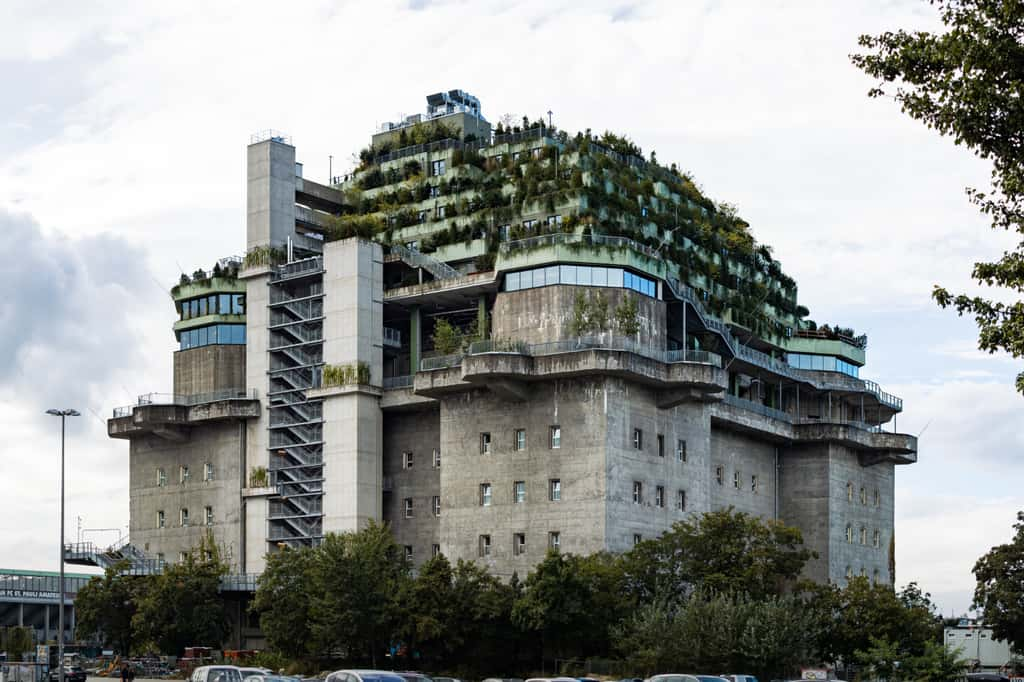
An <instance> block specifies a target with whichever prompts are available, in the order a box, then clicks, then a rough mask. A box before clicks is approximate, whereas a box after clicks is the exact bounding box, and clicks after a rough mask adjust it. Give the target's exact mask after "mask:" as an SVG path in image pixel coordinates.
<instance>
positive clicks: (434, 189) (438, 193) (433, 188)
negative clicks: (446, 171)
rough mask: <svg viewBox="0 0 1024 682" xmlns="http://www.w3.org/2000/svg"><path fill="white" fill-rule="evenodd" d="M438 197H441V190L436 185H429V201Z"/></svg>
mask: <svg viewBox="0 0 1024 682" xmlns="http://www.w3.org/2000/svg"><path fill="white" fill-rule="evenodd" d="M439 196H441V188H440V187H439V186H438V185H431V186H430V198H431V199H435V198H437V197H439Z"/></svg>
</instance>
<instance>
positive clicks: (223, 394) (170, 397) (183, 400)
mask: <svg viewBox="0 0 1024 682" xmlns="http://www.w3.org/2000/svg"><path fill="white" fill-rule="evenodd" d="M256 399H257V398H256V389H255V388H250V389H244V388H228V389H224V390H221V391H214V392H212V393H197V394H194V395H177V394H174V393H146V394H144V395H140V396H139V399H138V400H137V401H136V402H135V404H134V405H126V406H124V407H115V408H114V419H117V418H118V417H130V416H131V415H132V414H133V413H134V412H135V408H136V407H145V406H147V405H185V406H192V405H205V404H207V403H217V402H221V401H224V400H256Z"/></svg>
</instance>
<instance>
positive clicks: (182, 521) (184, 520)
mask: <svg viewBox="0 0 1024 682" xmlns="http://www.w3.org/2000/svg"><path fill="white" fill-rule="evenodd" d="M178 524H179V525H180V526H181V527H182V528H184V527H186V526H188V509H185V508H184V507H182V508H181V511H179V512H178Z"/></svg>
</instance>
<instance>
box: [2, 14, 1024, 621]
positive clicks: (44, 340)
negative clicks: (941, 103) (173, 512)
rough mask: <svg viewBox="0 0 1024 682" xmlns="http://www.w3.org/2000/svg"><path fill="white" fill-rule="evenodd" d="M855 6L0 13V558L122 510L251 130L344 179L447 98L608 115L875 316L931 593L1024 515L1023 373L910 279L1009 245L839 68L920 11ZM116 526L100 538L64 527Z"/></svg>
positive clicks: (865, 319)
mask: <svg viewBox="0 0 1024 682" xmlns="http://www.w3.org/2000/svg"><path fill="white" fill-rule="evenodd" d="M935 21H936V20H935V16H934V11H933V9H932V8H930V7H929V5H928V4H927V3H924V2H919V1H917V0H886V1H879V0H874V1H871V2H868V1H865V2H843V3H838V2H828V3H823V2H815V1H813V0H805V1H802V2H798V1H794V2H772V1H765V0H760V1H755V0H750V1H749V2H742V1H740V2H697V1H696V0H694V1H687V2H680V1H679V0H668V1H665V2H659V1H656V0H651V1H642V0H640V1H634V2H631V1H630V0H618V1H616V2H599V1H595V2H578V1H577V2H570V1H567V0H538V1H535V2H533V1H531V2H512V1H509V0H505V1H502V2H490V1H485V0H480V1H476V2H469V1H465V2H432V1H429V0H412V1H406V2H397V1H395V2H392V1H385V0H374V1H373V2H340V1H334V2H331V1H327V0H306V1H304V2H292V3H283V2H282V3H263V2H254V1H252V0H247V1H244V2H242V1H239V2H227V1H221V2H217V3H199V2H187V1H182V2H170V3H169V2H160V3H156V2H153V3H147V2H138V3H124V2H102V1H95V2H90V1H86V0H76V1H75V2H63V1H53V2H47V1H45V0H31V1H29V0H24V1H23V0H5V2H3V3H0V85H2V87H3V96H2V97H0V235H5V236H6V238H4V239H3V240H2V241H0V259H2V262H3V266H2V267H0V287H2V288H3V291H4V292H5V295H4V298H3V300H2V302H0V329H2V333H0V414H2V417H0V421H2V423H3V427H4V432H5V433H4V438H3V440H2V441H0V482H2V494H0V537H4V538H5V541H4V545H3V549H2V550H0V566H3V567H5V568H37V569H48V568H54V567H55V566H56V563H57V556H58V555H57V551H56V542H55V541H54V538H56V536H57V522H58V514H57V511H56V509H57V506H56V500H57V481H58V473H57V472H58V444H59V440H58V432H59V424H58V423H57V420H55V419H54V418H52V417H46V416H44V415H43V412H44V410H45V409H46V408H48V407H54V406H72V407H77V408H78V409H79V410H80V411H81V412H82V413H83V416H82V417H79V418H77V419H76V420H73V421H74V423H73V424H71V425H70V426H69V441H68V454H69V458H68V461H69V468H68V510H67V523H68V528H69V530H68V537H69V539H74V538H75V537H76V536H77V535H78V525H79V518H80V519H81V526H82V527H83V528H85V529H112V528H113V529H117V528H120V529H124V528H125V527H126V526H127V523H128V495H127V482H128V463H127V451H128V447H127V444H126V443H124V442H121V441H110V440H108V439H107V438H106V435H105V434H106V432H105V426H104V420H105V419H106V418H107V416H108V415H109V414H110V411H111V409H112V408H113V407H115V406H117V405H122V404H127V403H130V402H131V401H132V400H133V399H134V398H135V397H136V396H137V395H138V394H141V393H146V392H150V391H164V392H166V391H169V390H170V387H171V353H172V350H173V347H174V339H173V335H172V334H171V331H170V327H171V323H172V321H173V307H172V305H171V302H170V299H169V297H168V294H167V289H168V288H169V287H170V286H171V285H172V284H174V282H175V280H176V279H177V277H178V275H179V273H180V272H181V271H182V270H185V271H188V272H191V271H192V270H194V269H195V268H197V267H209V266H210V265H212V263H213V262H214V261H215V259H217V258H218V257H221V256H226V255H231V254H237V253H240V252H241V251H242V250H243V249H244V201H245V188H244V172H245V167H244V160H245V145H246V144H247V142H248V139H249V135H250V134H251V133H253V132H255V131H257V130H259V129H263V128H269V127H272V128H277V129H280V130H283V131H286V132H287V133H289V134H290V135H291V136H292V137H293V139H294V142H295V144H296V146H297V149H298V156H299V160H300V161H302V162H304V163H305V174H306V175H307V177H310V178H314V179H325V178H326V177H327V174H328V156H329V155H333V157H334V162H333V163H334V165H333V168H334V171H335V173H338V172H340V171H344V170H347V169H348V167H350V165H351V158H352V152H354V151H356V150H357V149H359V148H360V147H362V146H363V145H365V144H366V142H367V141H368V136H369V134H370V133H371V132H372V131H373V129H374V127H375V126H376V125H377V124H378V123H380V122H381V121H384V120H393V119H396V118H397V117H398V116H399V115H402V114H410V113H417V112H419V111H421V109H422V108H423V106H424V100H423V96H424V95H425V94H427V93H429V92H436V91H438V90H446V89H451V88H462V89H465V90H468V91H470V92H472V93H473V94H475V95H477V96H478V97H480V99H481V101H482V103H483V107H484V113H485V115H486V116H487V117H488V118H490V119H491V120H492V121H496V120H498V119H499V118H500V117H501V115H503V114H505V113H511V114H513V115H515V116H517V117H519V116H522V115H523V114H527V115H529V116H530V117H531V118H536V117H537V116H540V115H543V114H544V113H545V112H547V111H548V110H551V111H552V112H553V118H554V121H555V123H556V125H558V126H560V127H562V128H564V129H568V130H570V131H576V130H581V129H585V128H592V129H594V130H595V131H601V130H604V129H611V130H614V131H619V132H624V133H627V134H628V135H630V136H631V137H632V138H633V139H634V140H635V141H636V142H637V143H638V144H639V145H640V146H641V147H642V148H643V149H644V150H645V152H646V151H650V150H652V149H654V150H657V153H658V159H659V160H660V161H662V162H663V163H667V162H670V161H675V162H677V163H678V164H679V165H680V166H681V167H682V168H684V169H688V170H690V171H691V172H692V173H693V174H694V175H695V177H696V178H697V179H698V180H699V182H700V183H701V185H702V186H703V188H704V189H705V191H706V192H707V193H708V194H709V195H710V196H711V197H713V198H714V199H716V200H719V201H727V202H730V203H733V204H735V205H737V206H738V207H739V210H740V213H741V215H743V216H744V217H745V218H746V219H747V220H749V221H750V223H751V224H752V226H753V229H754V232H755V234H756V236H757V237H758V238H759V239H760V240H762V241H764V242H767V243H768V244H771V245H772V246H773V247H774V249H775V255H776V257H778V258H779V259H781V260H782V262H783V265H784V267H785V269H786V270H787V271H788V272H789V273H790V274H792V275H793V276H794V277H795V278H796V279H797V281H798V282H799V284H800V298H801V300H802V302H803V303H804V304H805V305H807V306H808V307H809V308H810V309H811V316H812V317H813V318H814V319H816V320H818V321H819V322H824V321H828V322H837V323H841V324H844V325H850V326H853V327H855V328H856V329H857V330H858V331H866V332H867V333H868V334H869V335H870V340H871V341H870V348H869V352H868V366H867V367H866V368H865V370H864V371H863V373H862V375H863V376H865V377H867V378H871V379H874V380H876V381H878V382H879V383H880V384H881V385H882V386H883V388H885V389H886V390H888V391H890V392H892V393H895V394H897V395H900V396H901V397H903V399H904V401H905V405H906V411H905V413H904V414H902V415H900V416H899V418H898V423H897V426H898V427H899V430H901V431H904V432H909V433H914V434H918V433H920V434H921V441H920V462H919V463H918V464H916V465H914V466H910V467H904V468H901V469H899V471H898V474H897V500H896V510H897V521H896V527H897V528H896V537H897V581H898V583H899V584H901V585H902V584H904V583H906V582H908V581H911V580H915V581H918V582H919V583H920V584H921V586H922V587H923V588H924V589H926V590H928V591H930V592H931V593H932V594H933V596H935V597H936V599H937V601H938V603H939V604H940V605H941V607H942V609H943V611H944V612H946V613H949V612H951V611H953V612H957V613H960V612H962V611H964V610H965V609H966V608H967V607H968V605H969V602H970V593H971V590H972V589H973V580H972V576H971V573H970V568H971V566H972V565H973V563H974V560H975V559H976V558H977V557H978V556H979V555H980V554H981V553H983V552H984V551H985V550H987V549H988V548H989V547H990V546H991V545H993V544H995V543H998V542H1001V541H1004V540H1005V539H1007V538H1008V537H1009V536H1010V533H1011V525H1012V522H1013V520H1014V515H1015V513H1016V511H1017V510H1018V509H1021V508H1024V493H1022V491H1021V486H1020V481H1022V480H1024V458H1022V457H1021V456H1020V455H1021V454H1022V451H1024V429H1022V428H1021V424H1024V400H1022V398H1021V397H1020V396H1017V395H1015V394H1014V392H1013V390H1012V380H1013V376H1014V374H1015V373H1016V371H1018V369H1019V363H1015V362H1013V361H1011V360H1008V359H1006V358H1004V357H999V356H989V355H987V354H983V353H980V352H978V351H977V350H976V349H975V348H976V344H975V330H974V328H973V325H972V323H971V322H970V321H968V320H960V319H958V318H956V317H955V315H954V314H952V313H949V312H945V311H941V310H938V309H936V307H935V306H934V305H933V304H932V303H931V301H930V299H929V293H930V291H931V288H932V285H933V284H935V283H939V282H941V283H943V284H945V285H948V286H950V287H951V288H954V289H960V288H966V287H969V286H970V281H969V277H968V275H969V271H970V263H972V262H973V261H974V260H977V259H983V258H990V257H992V256H994V255H996V254H998V253H1000V252H1001V251H1002V249H1004V248H1005V247H1006V246H1007V245H1008V241H1007V238H1006V235H1000V234H996V233H993V232H992V231H991V230H990V229H989V228H988V227H987V224H986V222H985V221H984V219H983V218H982V217H980V216H979V215H978V214H977V213H976V212H975V211H974V209H973V208H972V207H971V206H970V205H969V204H968V203H967V200H966V199H965V196H964V191H963V189H964V187H965V186H968V185H973V186H984V185H985V183H986V180H987V177H988V167H987V166H986V165H985V164H984V163H982V162H980V161H978V160H976V159H974V158H972V157H971V155H970V154H969V153H968V152H966V151H965V150H962V149H958V148H956V147H954V146H953V144H952V143H951V142H950V141H949V140H945V139H941V138H938V137H937V136H936V135H934V134H933V133H931V132H929V131H927V130H925V129H924V128H923V127H922V126H921V125H919V124H916V123H914V122H912V121H909V120H908V119H906V118H905V117H904V116H903V115H902V114H900V112H899V110H898V107H897V106H895V105H894V104H893V103H892V102H891V101H882V100H869V99H868V98H867V97H866V96H865V93H866V91H867V89H868V88H869V86H870V85H871V83H870V82H869V81H868V80H867V79H866V78H865V77H864V76H862V75H861V74H860V73H859V72H858V71H856V70H855V69H854V68H853V67H852V66H851V65H850V63H849V59H848V55H849V54H850V53H851V52H853V51H855V50H856V39H857V36H858V35H859V34H860V33H865V32H868V33H877V32H881V31H883V30H887V29H892V28H896V27H906V28H925V29H927V28H934V27H935V26H936V24H935ZM84 537H85V539H91V540H96V541H102V542H106V541H112V540H114V539H116V537H117V532H116V531H109V530H107V531H97V530H87V531H85V533H84Z"/></svg>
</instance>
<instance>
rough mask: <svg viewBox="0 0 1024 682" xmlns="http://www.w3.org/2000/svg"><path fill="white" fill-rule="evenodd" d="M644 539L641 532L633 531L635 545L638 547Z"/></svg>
mask: <svg viewBox="0 0 1024 682" xmlns="http://www.w3.org/2000/svg"><path fill="white" fill-rule="evenodd" d="M643 541H644V536H643V535H640V533H633V546H634V547H636V546H637V545H639V544H640V543H641V542H643Z"/></svg>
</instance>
